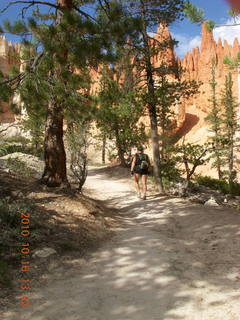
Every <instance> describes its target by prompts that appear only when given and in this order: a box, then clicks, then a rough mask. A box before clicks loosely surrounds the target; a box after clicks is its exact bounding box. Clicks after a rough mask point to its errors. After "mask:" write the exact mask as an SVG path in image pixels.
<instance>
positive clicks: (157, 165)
mask: <svg viewBox="0 0 240 320" xmlns="http://www.w3.org/2000/svg"><path fill="white" fill-rule="evenodd" d="M141 16H142V19H143V24H144V27H143V30H142V35H143V42H144V49H145V53H144V55H145V56H144V60H145V71H146V77H147V78H146V82H147V91H148V94H149V102H148V113H149V119H150V128H151V142H152V149H153V173H154V179H155V182H156V184H157V187H158V190H159V192H163V191H164V188H163V182H162V177H161V160H160V159H161V158H160V145H159V137H158V122H157V106H156V102H155V100H156V99H155V98H156V97H155V89H154V78H153V71H152V63H151V53H150V48H149V45H150V44H149V39H148V34H147V27H146V23H145V19H146V11H145V3H144V1H143V0H142V1H141Z"/></svg>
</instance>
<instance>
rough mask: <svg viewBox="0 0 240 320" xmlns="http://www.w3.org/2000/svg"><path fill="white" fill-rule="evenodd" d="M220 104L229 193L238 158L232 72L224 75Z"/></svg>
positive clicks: (231, 188) (237, 133) (237, 134)
mask: <svg viewBox="0 0 240 320" xmlns="http://www.w3.org/2000/svg"><path fill="white" fill-rule="evenodd" d="M222 104H223V106H224V113H223V116H222V122H223V128H222V133H223V136H224V141H223V143H224V153H223V154H224V158H225V161H226V165H227V179H228V183H229V190H230V193H233V187H234V181H235V179H236V164H237V163H238V159H237V156H236V148H237V144H238V142H239V132H240V125H239V117H238V114H237V108H238V107H239V105H238V104H237V103H236V99H235V97H234V96H233V81H232V74H231V73H230V72H229V74H228V75H227V76H226V79H225V87H224V90H223V91H222Z"/></svg>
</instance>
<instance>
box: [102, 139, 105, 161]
mask: <svg viewBox="0 0 240 320" xmlns="http://www.w3.org/2000/svg"><path fill="white" fill-rule="evenodd" d="M102 163H103V164H105V163H106V136H105V135H104V136H103V140H102Z"/></svg>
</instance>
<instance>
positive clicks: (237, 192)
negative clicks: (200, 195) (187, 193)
mask: <svg viewBox="0 0 240 320" xmlns="http://www.w3.org/2000/svg"><path fill="white" fill-rule="evenodd" d="M196 182H197V183H198V184H200V185H202V186H205V187H209V188H211V189H213V190H219V191H221V192H223V193H224V194H229V193H230V186H229V184H228V182H227V181H225V180H219V179H214V178H211V177H209V176H198V177H197V178H196ZM232 195H234V196H240V183H237V182H234V183H233V186H232Z"/></svg>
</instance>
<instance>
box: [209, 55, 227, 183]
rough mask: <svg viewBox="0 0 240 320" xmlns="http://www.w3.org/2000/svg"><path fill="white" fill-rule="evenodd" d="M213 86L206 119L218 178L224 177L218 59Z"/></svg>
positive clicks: (213, 68) (214, 65)
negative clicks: (217, 72)
mask: <svg viewBox="0 0 240 320" xmlns="http://www.w3.org/2000/svg"><path fill="white" fill-rule="evenodd" d="M210 86H211V93H212V96H211V100H210V102H211V112H210V113H209V115H208V117H207V118H206V120H207V121H208V122H209V123H210V130H209V131H210V132H212V135H211V136H210V137H209V140H210V141H211V142H212V146H213V148H212V156H213V159H214V162H213V167H215V168H217V172H218V178H219V179H222V178H223V169H222V165H223V159H222V149H223V146H222V117H221V113H222V112H221V107H220V105H219V103H218V99H217V92H216V89H217V81H216V60H215V59H213V60H212V79H211V82H210Z"/></svg>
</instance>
